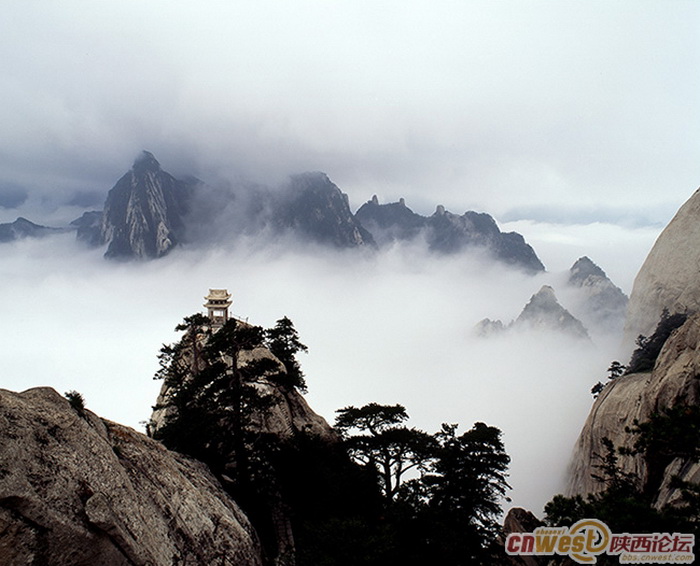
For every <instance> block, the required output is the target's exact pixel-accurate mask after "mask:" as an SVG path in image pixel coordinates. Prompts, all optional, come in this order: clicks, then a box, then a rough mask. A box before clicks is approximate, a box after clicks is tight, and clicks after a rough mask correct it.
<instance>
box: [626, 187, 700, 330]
mask: <svg viewBox="0 0 700 566" xmlns="http://www.w3.org/2000/svg"><path fill="white" fill-rule="evenodd" d="M699 270H700V189H699V190H698V191H696V192H695V193H694V194H693V196H691V197H690V199H688V201H687V202H686V203H685V204H684V205H683V206H682V207H681V208H680V210H679V211H678V212H677V213H676V216H675V217H674V218H673V220H671V222H670V223H669V225H668V226H667V227H666V228H665V229H664V231H663V232H662V233H661V235H660V236H659V237H658V239H657V240H656V243H655V244H654V246H653V248H652V249H651V251H650V252H649V255H648V256H647V258H646V260H645V261H644V264H643V265H642V268H641V269H640V270H639V273H638V274H637V278H636V279H635V281H634V286H633V288H632V293H631V294H630V302H629V307H628V311H627V320H626V323H625V335H626V337H627V338H628V339H629V340H630V341H631V340H634V339H635V338H636V337H637V336H638V335H640V334H643V335H644V336H648V335H649V334H651V332H653V330H654V327H655V325H656V323H657V322H658V320H659V318H660V316H661V313H662V311H663V309H664V308H666V309H668V310H669V312H670V313H672V314H673V313H678V312H695V311H699V310H700V278H698V271H699Z"/></svg>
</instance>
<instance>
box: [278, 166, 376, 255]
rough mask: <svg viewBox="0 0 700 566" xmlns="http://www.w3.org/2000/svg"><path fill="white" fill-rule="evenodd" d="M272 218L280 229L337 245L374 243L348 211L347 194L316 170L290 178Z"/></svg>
mask: <svg viewBox="0 0 700 566" xmlns="http://www.w3.org/2000/svg"><path fill="white" fill-rule="evenodd" d="M272 221H273V223H274V224H275V225H276V226H277V228H279V229H281V230H283V231H286V230H291V231H293V232H297V233H299V234H300V235H302V236H305V237H307V238H310V239H311V240H314V241H316V242H318V243H322V244H331V245H333V246H335V247H337V248H354V247H363V246H369V247H374V246H375V245H376V244H375V242H374V239H373V238H372V235H371V234H370V233H369V232H368V231H367V230H365V229H364V228H363V227H362V225H361V224H360V223H359V222H358V221H357V220H356V219H355V217H354V215H353V214H352V212H351V210H350V205H349V202H348V197H347V195H346V194H344V193H342V192H341V191H340V189H339V188H338V187H337V186H336V185H334V184H333V183H332V182H331V180H330V179H329V178H328V177H327V176H326V175H325V174H324V173H320V172H314V173H304V174H301V175H294V176H292V177H291V180H290V184H289V186H288V187H287V189H286V190H285V191H284V194H283V195H282V197H281V199H280V200H278V202H277V203H275V204H274V210H273V212H272Z"/></svg>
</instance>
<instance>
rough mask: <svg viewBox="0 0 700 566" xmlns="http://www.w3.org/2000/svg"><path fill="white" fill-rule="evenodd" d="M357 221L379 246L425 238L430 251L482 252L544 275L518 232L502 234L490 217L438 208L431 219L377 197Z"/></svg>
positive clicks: (537, 260)
mask: <svg viewBox="0 0 700 566" xmlns="http://www.w3.org/2000/svg"><path fill="white" fill-rule="evenodd" d="M356 217H357V219H358V220H359V221H360V222H361V223H362V225H363V226H364V227H365V228H367V230H369V231H370V232H371V233H372V234H373V235H374V236H375V239H376V240H377V241H378V242H379V243H380V244H387V243H391V242H394V241H411V240H415V239H417V238H420V237H422V238H425V240H426V242H427V244H428V247H429V248H430V249H431V250H433V251H436V252H440V253H446V254H451V253H457V252H461V251H463V250H465V249H483V250H485V251H487V252H488V253H489V254H491V255H492V256H493V257H495V258H496V259H498V260H500V261H502V262H505V263H507V264H509V265H513V266H516V267H519V268H522V269H525V270H526V271H529V272H540V271H544V266H543V265H542V262H541V261H540V260H539V258H538V257H537V254H535V251H534V250H533V249H532V247H531V246H530V245H528V244H527V243H526V242H525V239H524V238H523V237H522V236H521V235H520V234H517V233H515V232H501V230H500V229H499V228H498V225H497V224H496V221H495V220H494V219H493V218H492V217H491V216H490V215H488V214H485V213H479V212H473V211H468V212H465V213H464V214H463V215H461V216H460V215H457V214H453V213H451V212H449V211H447V210H445V207H443V206H438V207H437V209H436V211H435V213H434V214H433V215H432V216H429V217H425V216H421V215H419V214H416V213H415V212H413V211H412V210H411V209H410V208H408V207H407V206H406V203H405V201H404V200H403V199H401V200H400V201H399V202H398V203H389V204H379V201H378V199H377V197H376V196H374V197H372V200H370V201H368V202H367V203H365V204H364V205H362V206H361V207H360V209H359V210H358V211H357V213H356Z"/></svg>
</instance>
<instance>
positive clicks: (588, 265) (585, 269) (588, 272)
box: [569, 256, 607, 285]
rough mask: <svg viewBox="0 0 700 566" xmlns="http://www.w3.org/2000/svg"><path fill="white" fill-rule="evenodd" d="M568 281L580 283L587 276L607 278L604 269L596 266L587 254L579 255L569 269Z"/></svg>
mask: <svg viewBox="0 0 700 566" xmlns="http://www.w3.org/2000/svg"><path fill="white" fill-rule="evenodd" d="M569 274H570V275H569V282H570V283H576V284H579V285H581V284H582V283H583V281H585V280H586V279H587V278H588V277H591V276H596V277H600V278H601V279H607V275H605V271H603V270H602V269H601V268H600V267H598V266H597V265H596V264H595V263H594V262H593V261H592V260H591V259H590V258H589V257H588V256H583V257H580V258H579V259H578V260H576V263H574V265H572V266H571V269H570V270H569Z"/></svg>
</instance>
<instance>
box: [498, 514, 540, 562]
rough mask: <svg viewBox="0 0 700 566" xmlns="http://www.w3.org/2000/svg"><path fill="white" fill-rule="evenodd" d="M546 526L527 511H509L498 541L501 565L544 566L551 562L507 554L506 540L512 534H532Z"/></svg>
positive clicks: (534, 557)
mask: <svg viewBox="0 0 700 566" xmlns="http://www.w3.org/2000/svg"><path fill="white" fill-rule="evenodd" d="M542 525H544V523H543V522H542V521H540V520H539V519H538V518H537V517H535V515H533V514H532V513H531V512H530V511H528V510H526V509H521V508H520V507H513V508H512V509H510V510H509V511H508V514H507V515H506V518H505V519H504V521H503V530H502V534H501V536H500V537H499V539H498V541H497V542H498V549H499V551H500V552H499V553H498V558H500V559H501V562H500V563H501V564H504V565H505V564H507V565H512V566H544V565H545V564H547V563H548V562H549V557H546V556H507V555H506V553H505V540H506V537H507V536H508V535H509V534H511V533H531V532H533V531H534V530H535V529H536V528H537V527H541V526H542Z"/></svg>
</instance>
